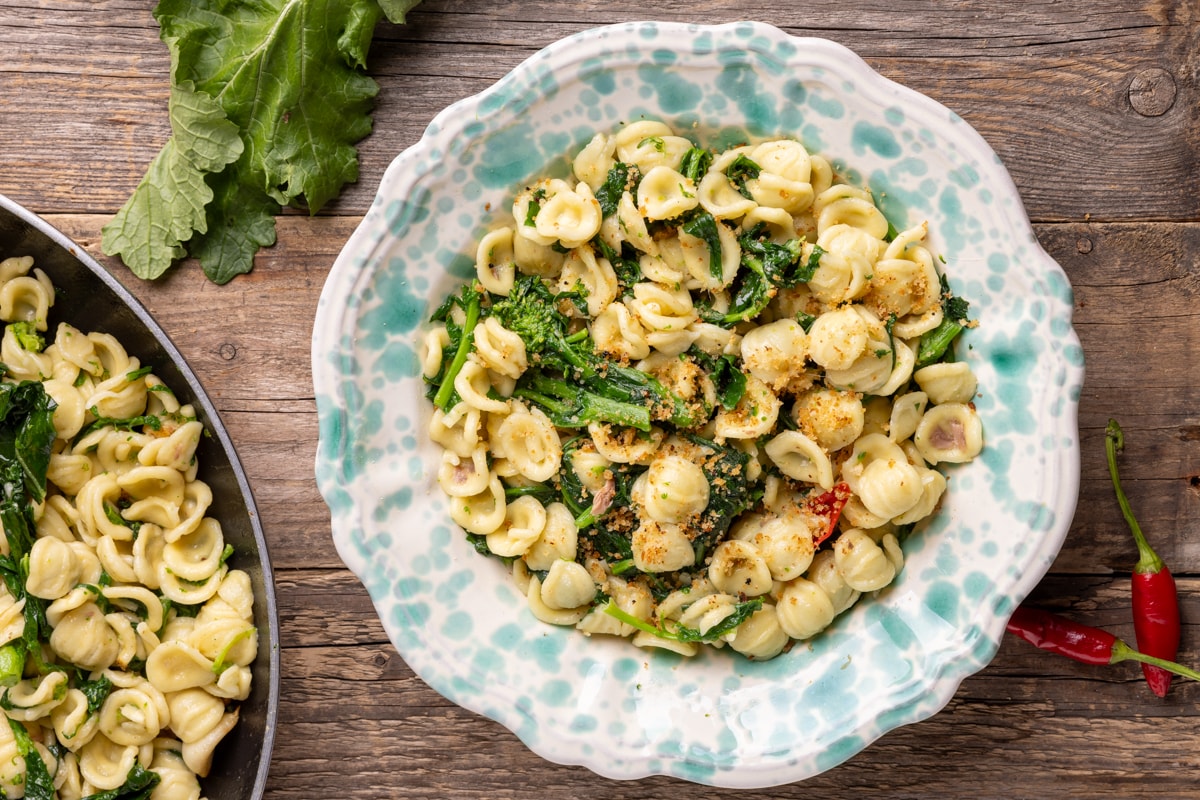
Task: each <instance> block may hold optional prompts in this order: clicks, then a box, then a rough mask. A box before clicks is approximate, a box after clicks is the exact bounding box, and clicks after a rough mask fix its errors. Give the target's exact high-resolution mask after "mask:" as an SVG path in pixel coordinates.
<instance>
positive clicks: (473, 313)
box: [430, 282, 482, 411]
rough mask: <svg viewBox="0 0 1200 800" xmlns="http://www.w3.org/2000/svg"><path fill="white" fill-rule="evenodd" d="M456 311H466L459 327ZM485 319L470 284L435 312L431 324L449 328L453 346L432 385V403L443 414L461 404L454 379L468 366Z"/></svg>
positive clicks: (480, 299)
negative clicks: (440, 324)
mask: <svg viewBox="0 0 1200 800" xmlns="http://www.w3.org/2000/svg"><path fill="white" fill-rule="evenodd" d="M455 307H458V308H461V309H462V311H463V317H464V318H463V323H462V325H458V324H457V323H455V321H454V319H453V317H452V313H451V312H452V311H453V310H454V308H455ZM481 315H482V295H481V294H480V292H479V290H478V289H476V288H475V284H474V283H473V282H472V283H468V284H466V285H465V286H463V287H462V291H460V292H459V293H458V294H456V295H454V294H452V295H450V296H449V297H447V298H446V300H445V302H443V303H442V304H441V306H439V307H438V309H437V310H436V311H434V312H433V316H432V318H431V319H432V321H434V322H441V323H443V324H445V326H446V332H447V333H448V334H449V336H450V343H449V344H448V345H447V346H446V347H445V349H444V350H443V357H442V368H441V369H440V370H438V374H437V375H436V376H434V378H433V380H431V381H430V384H431V386H432V387H436V388H433V389H432V391H433V393H432V396H431V399H432V400H433V404H434V405H435V406H437V407H438V408H440V409H442V410H443V411H445V410H447V409H449V408H453V407H454V405H455V404H456V403H457V402H458V393H457V392H456V391H454V379H455V378H456V377H458V373H459V372H460V371H461V370H462V368H463V364H465V363H467V356H469V355H470V354H471V348H473V347H474V346H475V339H474V332H475V326H476V325H477V324H478V323H479V319H480V316H481Z"/></svg>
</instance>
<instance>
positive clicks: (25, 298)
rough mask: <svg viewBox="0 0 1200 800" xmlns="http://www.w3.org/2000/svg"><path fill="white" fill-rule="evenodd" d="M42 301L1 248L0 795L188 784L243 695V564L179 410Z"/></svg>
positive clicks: (198, 426)
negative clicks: (54, 321) (235, 558)
mask: <svg viewBox="0 0 1200 800" xmlns="http://www.w3.org/2000/svg"><path fill="white" fill-rule="evenodd" d="M54 300H55V295H54V287H53V285H52V283H51V282H50V280H49V279H48V278H47V276H46V275H45V274H44V273H43V272H42V271H41V270H39V269H37V268H35V267H34V265H33V260H32V259H31V258H28V257H18V258H8V259H5V260H2V261H0V319H2V320H3V322H4V323H5V327H4V334H3V340H2V342H0V361H2V362H3V365H2V371H3V384H2V385H0V389H2V390H3V391H2V393H0V396H2V397H3V404H2V405H3V409H4V410H3V413H0V421H3V423H4V425H5V426H6V428H5V431H6V435H5V437H3V439H4V441H12V440H13V437H15V441H16V442H17V444H16V449H15V450H14V451H12V452H9V451H8V450H7V449H6V445H5V444H3V443H2V442H0V469H3V470H4V471H5V480H6V484H5V497H4V498H2V499H0V513H2V515H3V522H4V533H5V536H4V537H3V541H0V578H2V580H0V709H3V712H4V714H5V716H6V718H7V723H8V724H4V725H0V790H2V791H0V796H4V797H8V798H22V797H37V798H54V800H79V799H80V798H86V797H90V796H93V795H94V796H104V797H110V796H111V797H117V796H120V797H126V796H134V794H136V796H138V797H146V798H150V799H151V800H198V798H200V795H201V788H200V782H199V778H200V777H203V776H205V775H207V774H208V773H209V770H210V769H211V766H212V758H213V752H214V750H215V748H216V747H217V745H218V744H219V742H220V741H221V740H222V739H223V738H224V737H225V736H226V735H227V734H228V733H229V731H230V730H231V729H232V728H233V727H234V726H235V725H236V724H237V721H238V704H239V702H240V701H243V700H245V699H246V698H247V697H248V696H249V693H250V685H251V672H250V668H251V664H252V663H253V662H254V660H255V658H256V656H257V651H258V633H257V630H256V628H255V626H254V623H253V607H254V594H253V590H252V587H251V583H250V577H249V576H248V575H247V574H246V573H245V572H243V571H241V570H237V569H233V568H231V566H230V564H229V558H230V555H231V554H232V547H231V546H230V545H229V544H228V543H227V542H226V541H225V538H224V536H223V533H222V530H221V525H220V523H219V522H218V521H217V519H216V518H214V517H212V516H210V515H209V511H210V509H211V507H212V505H213V502H214V498H213V493H212V490H211V489H210V488H209V487H208V486H207V485H206V484H205V483H204V482H203V481H201V480H199V478H198V477H197V470H198V464H197V460H196V448H197V445H198V444H199V443H200V439H201V436H202V435H203V434H204V426H203V424H202V423H201V422H200V421H199V420H197V419H196V415H195V413H194V411H193V409H192V408H191V407H190V406H188V405H183V404H181V403H180V402H179V400H178V399H177V398H176V397H175V395H174V394H173V393H172V392H171V391H170V389H169V388H168V387H167V386H166V385H165V384H164V383H163V382H162V381H161V380H159V379H158V378H157V377H156V376H155V375H154V373H153V371H152V370H151V368H150V367H148V366H144V365H143V364H141V362H140V361H139V360H138V358H137V357H136V356H135V355H133V354H131V353H128V352H127V351H126V350H125V348H124V347H123V346H122V344H121V342H120V341H118V340H117V339H116V338H114V337H113V336H111V335H108V334H104V333H96V332H93V333H87V332H84V331H81V330H78V329H77V328H75V327H73V326H72V325H70V324H69V323H67V322H60V323H59V324H58V325H57V326H56V328H55V329H54V330H53V335H52V337H51V336H50V335H49V334H50V333H51V331H50V330H48V327H49V326H48V322H47V315H48V312H49V309H50V308H51V306H52V305H53V304H54ZM480 369H481V370H483V369H485V368H484V367H482V366H481V367H480ZM485 379H486V376H485ZM14 456H15V458H14ZM39 460H41V461H42V462H43V463H42V464H41V465H40V469H39V468H38V467H37V466H36V463H37V462H38V461H39ZM18 462H19V463H18ZM30 463H32V464H35V466H33V467H30V466H29V464H30ZM14 464H17V466H14ZM14 470H16V471H15V472H14ZM14 475H15V476H16V478H17V479H16V481H15V482H14V480H13V478H14ZM22 475H24V480H22V479H21V477H22ZM14 483H16V484H23V489H21V490H19V491H18V492H17V493H16V494H13V492H14Z"/></svg>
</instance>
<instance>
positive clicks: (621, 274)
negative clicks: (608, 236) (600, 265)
mask: <svg viewBox="0 0 1200 800" xmlns="http://www.w3.org/2000/svg"><path fill="white" fill-rule="evenodd" d="M592 243H593V244H595V245H596V247H597V248H598V249H599V250H600V255H602V256H604V258H605V259H607V261H608V263H609V264H611V265H612V268H613V272H614V273H615V274H616V276H617V282H618V283H619V284H620V285H621V287H622V288H623V289H624V291H626V292H632V291H633V287H634V285H635V284H637V283H638V282H639V281H641V279H642V265H641V264H639V263H638V260H637V253H636V252H633V248H632V247H631V246H630V244H629V243H628V242H622V243H621V252H617V251H616V250H615V249H613V247H612V246H611V245H610V244H609V243H608V242H606V241H604V240H603V239H601V238H600V237H599V236H597V237H596V238H595V240H594V241H593V242H592Z"/></svg>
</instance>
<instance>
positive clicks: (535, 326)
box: [491, 275, 700, 431]
mask: <svg viewBox="0 0 1200 800" xmlns="http://www.w3.org/2000/svg"><path fill="white" fill-rule="evenodd" d="M563 301H564V296H563V295H562V294H557V295H556V294H553V293H552V292H551V291H550V289H549V288H548V287H547V286H546V284H545V283H544V282H543V281H542V280H541V279H540V278H538V277H537V276H534V275H519V276H518V277H517V279H516V281H515V282H514V283H513V288H512V290H511V291H509V293H508V296H507V297H503V298H499V299H496V301H495V304H494V305H493V306H492V307H491V315H492V316H493V317H495V318H496V319H498V320H499V321H500V323H501V324H502V325H503V326H504V327H505V328H507V329H508V330H510V331H512V332H514V333H516V334H517V335H518V336H520V337H521V341H522V342H524V344H525V352H526V354H527V355H528V356H529V360H530V362H531V364H532V366H531V368H530V369H528V370H526V371H525V373H524V374H523V375H522V376H521V379H520V381H519V382H518V383H517V388H516V390H515V391H514V393H513V395H514V396H515V397H520V398H522V399H525V400H530V401H532V402H534V403H537V404H538V405H539V406H540V407H541V408H542V410H543V411H545V412H546V415H547V416H549V417H550V419H551V421H553V422H554V423H555V424H556V425H560V426H562V427H568V428H574V427H581V426H583V425H587V424H588V423H589V422H609V423H614V424H618V425H625V426H629V427H634V428H638V429H640V430H643V431H646V430H649V429H650V421H651V419H654V418H669V419H671V421H672V422H674V423H675V424H676V425H680V426H682V427H689V426H690V425H692V424H695V423H696V422H697V421H699V416H700V415H699V414H697V413H696V410H695V409H693V408H690V407H689V406H688V405H687V404H686V403H684V402H683V400H682V399H680V398H679V397H678V396H677V395H675V393H673V392H671V391H669V390H668V389H667V388H666V387H664V386H663V385H662V384H661V383H660V382H659V381H658V380H657V379H656V378H654V377H653V376H652V375H650V374H648V373H645V372H642V371H641V370H638V369H635V368H633V367H625V366H621V365H618V364H610V363H609V362H608V361H607V360H606V359H605V358H603V357H602V356H600V355H598V354H597V353H596V352H595V351H594V350H592V349H591V346H590V344H587V343H586V339H584V340H582V341H578V342H577V341H574V340H573V339H572V337H569V336H568V334H567V327H568V325H569V322H570V320H569V319H568V318H567V317H566V316H565V315H564V314H563V313H562V312H561V311H560V310H559V305H560V303H562V302H563ZM555 373H561V375H559V374H555Z"/></svg>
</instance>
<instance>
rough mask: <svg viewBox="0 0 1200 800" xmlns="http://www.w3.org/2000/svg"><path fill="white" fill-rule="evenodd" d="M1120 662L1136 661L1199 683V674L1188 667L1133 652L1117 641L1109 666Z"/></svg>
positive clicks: (1137, 651)
mask: <svg viewBox="0 0 1200 800" xmlns="http://www.w3.org/2000/svg"><path fill="white" fill-rule="evenodd" d="M1121 661H1137V662H1140V663H1142V664H1149V665H1150V666H1153V667H1158V668H1159V669H1165V670H1166V671H1167V672H1171V673H1174V674H1176V675H1178V676H1180V677H1182V678H1190V679H1191V680H1194V681H1200V672H1197V671H1196V670H1194V669H1191V668H1190V667H1185V666H1184V665H1183V664H1177V663H1175V662H1174V661H1167V660H1166V659H1165V658H1155V657H1154V656H1148V655H1146V654H1145V653H1143V652H1141V651H1139V650H1134V649H1133V648H1132V647H1130V646H1129V645H1127V644H1125V642H1123V641H1121V640H1120V639H1117V641H1116V642H1115V643H1114V644H1113V648H1112V660H1111V661H1109V663H1110V664H1117V663H1119V662H1121Z"/></svg>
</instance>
